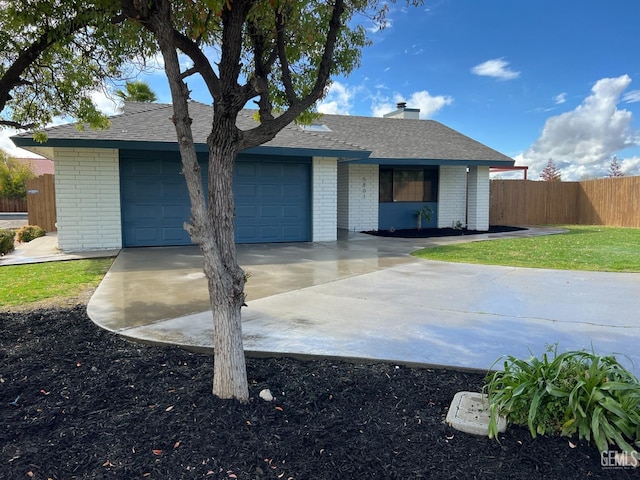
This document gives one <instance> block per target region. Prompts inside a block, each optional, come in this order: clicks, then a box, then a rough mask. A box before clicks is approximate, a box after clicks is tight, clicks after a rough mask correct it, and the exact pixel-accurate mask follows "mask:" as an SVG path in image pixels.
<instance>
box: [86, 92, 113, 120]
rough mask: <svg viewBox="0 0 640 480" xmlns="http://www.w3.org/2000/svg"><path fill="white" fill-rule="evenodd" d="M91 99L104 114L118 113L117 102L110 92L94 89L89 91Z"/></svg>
mask: <svg viewBox="0 0 640 480" xmlns="http://www.w3.org/2000/svg"><path fill="white" fill-rule="evenodd" d="M91 100H92V101H93V103H94V104H95V105H96V107H98V110H100V111H101V112H102V113H104V114H105V115H108V116H110V115H115V114H116V113H118V106H119V104H118V102H117V101H116V100H115V99H114V98H113V97H112V96H111V93H110V92H107V91H103V90H95V91H93V92H91Z"/></svg>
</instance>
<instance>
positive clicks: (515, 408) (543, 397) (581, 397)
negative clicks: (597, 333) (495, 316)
mask: <svg viewBox="0 0 640 480" xmlns="http://www.w3.org/2000/svg"><path fill="white" fill-rule="evenodd" d="M550 354H552V355H550ZM503 367H504V370H503V371H497V372H494V373H490V374H489V375H487V383H486V385H485V386H484V391H485V393H486V394H487V395H488V399H489V406H490V409H491V419H492V420H491V423H490V425H489V435H490V436H492V437H493V436H496V435H497V433H498V432H497V425H496V422H495V418H497V415H498V414H500V415H505V416H506V417H507V419H508V420H509V421H510V422H511V423H513V424H516V425H528V427H529V431H530V432H531V435H532V436H533V437H535V436H536V435H537V434H545V433H559V434H561V435H566V436H572V435H575V434H576V433H577V434H578V438H580V439H586V440H587V441H593V443H595V445H596V447H597V448H598V450H599V451H600V452H603V451H605V450H608V447H609V445H612V444H615V445H617V446H618V447H619V448H620V449H622V450H624V451H626V452H633V451H637V450H638V447H640V382H639V381H638V379H637V378H636V377H635V376H634V375H633V374H632V373H630V372H629V371H628V370H626V369H625V368H624V367H623V366H622V365H620V363H619V362H618V361H617V360H616V358H615V357H613V356H605V357H603V356H599V355H596V354H595V353H589V352H586V351H570V352H564V353H561V354H560V355H558V354H557V345H556V346H553V347H551V348H549V349H548V352H547V353H545V354H544V355H542V358H536V357H531V358H529V359H527V360H522V359H518V358H515V357H512V356H508V357H507V358H506V360H505V361H504V364H503Z"/></svg>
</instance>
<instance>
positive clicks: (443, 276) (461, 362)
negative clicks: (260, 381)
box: [88, 229, 640, 375]
mask: <svg viewBox="0 0 640 480" xmlns="http://www.w3.org/2000/svg"><path fill="white" fill-rule="evenodd" d="M551 233H557V230H556V231H554V230H552V229H531V230H528V231H524V232H515V233H508V234H496V235H477V236H473V238H472V237H471V236H468V237H449V238H436V239H424V240H422V239H411V240H404V239H400V240H399V239H388V238H381V237H373V236H369V235H363V234H357V233H349V234H347V233H344V234H343V235H342V238H340V239H339V240H338V241H337V242H324V243H302V244H272V245H240V246H238V258H239V263H240V265H242V266H243V268H244V269H245V271H248V272H250V273H251V277H250V279H249V282H248V284H247V289H246V290H247V294H248V307H247V308H246V309H244V310H243V333H244V346H245V349H246V350H247V351H248V352H255V353H258V352H266V353H270V352H276V353H286V354H305V355H325V356H341V357H353V358H374V359H384V360H392V361H398V362H418V363H427V364H434V365H450V366H456V367H468V368H479V369H487V368H489V367H491V366H492V365H493V363H494V362H495V361H496V359H498V358H499V357H500V356H502V355H516V356H519V357H526V356H528V355H529V354H530V353H533V354H535V355H539V354H541V353H542V352H544V351H545V349H546V347H547V346H548V345H551V344H554V343H555V342H558V343H559V351H564V350H569V349H583V348H586V349H593V350H595V351H596V352H597V353H601V354H609V353H616V354H617V355H618V356H619V357H620V359H621V361H623V363H625V365H627V366H629V367H630V368H631V369H632V370H633V371H634V372H635V373H636V375H637V374H638V373H639V372H640V370H639V368H640V350H639V349H638V347H637V345H638V344H639V343H640V315H639V314H638V302H637V298H638V296H639V294H640V275H639V274H619V273H597V272H576V271H556V270H542V269H524V268H513V267H494V266H480V265H468V264H451V263H443V262H433V261H424V260H418V259H415V258H413V257H411V256H410V255H409V253H410V252H411V251H413V250H415V249H417V248H420V247H424V246H433V245H437V244H445V243H454V242H461V241H473V240H485V239H498V238H504V237H514V236H532V235H541V234H551ZM496 248H499V242H496ZM201 265H202V258H201V256H200V253H199V251H198V249H197V248H195V247H170V248H139V249H125V250H123V251H122V252H121V253H120V254H119V256H118V257H117V259H116V261H115V263H114V265H113V267H112V268H111V270H110V271H109V273H108V274H107V276H106V277H105V279H104V280H103V282H102V283H101V284H100V286H99V287H98V289H97V290H96V292H95V294H94V296H93V298H92V299H91V301H90V303H89V306H88V313H89V316H90V317H91V319H92V320H93V321H95V322H96V323H97V324H99V325H101V326H102V327H104V328H107V329H109V330H112V331H115V332H118V333H120V334H122V335H125V336H128V337H132V338H135V339H140V340H145V341H152V342H160V343H163V342H166V343H175V344H180V345H184V346H188V347H193V348H200V349H205V350H206V349H210V348H212V333H213V330H212V320H211V315H210V313H209V312H207V310H208V295H207V289H206V282H205V280H204V276H203V274H202V269H201Z"/></svg>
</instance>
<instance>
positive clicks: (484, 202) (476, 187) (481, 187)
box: [467, 167, 489, 231]
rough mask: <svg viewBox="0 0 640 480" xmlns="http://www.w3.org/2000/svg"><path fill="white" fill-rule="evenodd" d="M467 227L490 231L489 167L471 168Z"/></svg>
mask: <svg viewBox="0 0 640 480" xmlns="http://www.w3.org/2000/svg"><path fill="white" fill-rule="evenodd" d="M468 196H469V199H468V205H467V215H468V218H467V223H468V225H467V227H468V228H469V229H471V230H481V231H483V230H489V167H471V168H469V189H468Z"/></svg>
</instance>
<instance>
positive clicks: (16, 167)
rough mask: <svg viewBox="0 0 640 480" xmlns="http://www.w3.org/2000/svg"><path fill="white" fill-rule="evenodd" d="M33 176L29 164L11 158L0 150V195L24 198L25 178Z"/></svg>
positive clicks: (25, 193) (25, 194) (25, 190)
mask: <svg viewBox="0 0 640 480" xmlns="http://www.w3.org/2000/svg"><path fill="white" fill-rule="evenodd" d="M35 176H36V175H35V173H33V170H32V169H31V165H29V164H28V163H22V162H20V161H18V160H16V159H15V158H11V157H9V155H7V154H6V152H4V151H2V150H0V197H3V198H26V197H27V180H29V179H30V178H34V177H35Z"/></svg>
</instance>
